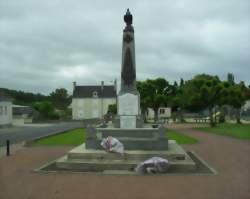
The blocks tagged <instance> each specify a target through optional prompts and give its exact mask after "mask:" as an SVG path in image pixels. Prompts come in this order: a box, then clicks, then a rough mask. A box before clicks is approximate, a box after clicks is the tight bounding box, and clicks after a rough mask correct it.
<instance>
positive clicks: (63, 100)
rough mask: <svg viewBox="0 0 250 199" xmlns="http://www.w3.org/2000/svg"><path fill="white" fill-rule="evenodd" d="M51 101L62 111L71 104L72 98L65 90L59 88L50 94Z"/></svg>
mask: <svg viewBox="0 0 250 199" xmlns="http://www.w3.org/2000/svg"><path fill="white" fill-rule="evenodd" d="M49 99H50V101H51V102H52V104H53V105H54V107H55V108H57V109H60V110H66V109H67V107H68V105H69V103H70V98H69V95H68V92H67V90H66V89H65V88H58V89H56V90H55V91H54V92H52V93H50V95H49Z"/></svg>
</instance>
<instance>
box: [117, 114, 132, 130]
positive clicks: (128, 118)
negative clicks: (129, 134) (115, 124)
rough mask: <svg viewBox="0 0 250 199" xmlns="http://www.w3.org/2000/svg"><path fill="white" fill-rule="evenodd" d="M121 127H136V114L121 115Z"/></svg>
mask: <svg viewBox="0 0 250 199" xmlns="http://www.w3.org/2000/svg"><path fill="white" fill-rule="evenodd" d="M120 128H121V129H133V128H136V116H134V115H121V116H120Z"/></svg>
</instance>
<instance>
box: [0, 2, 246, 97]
mask: <svg viewBox="0 0 250 199" xmlns="http://www.w3.org/2000/svg"><path fill="white" fill-rule="evenodd" d="M249 2H250V1H249V0H207V1H202V0H196V1H195V0H175V1H173V0H155V1H152V0H150V1H146V0H140V1H139V0H137V1H136V0H131V1H130V0H123V1H118V0H114V1H109V0H105V1H101V0H99V1H97V0H90V1H86V0H72V1H70V0H0V87H4V88H10V89H17V90H25V91H32V92H41V93H45V94H48V93H50V92H52V91H53V90H54V89H56V88H60V87H64V88H67V89H68V90H69V92H72V82H73V81H76V82H77V84H78V85H88V84H90V85H95V84H100V82H101V80H104V81H105V83H109V84H111V81H112V80H114V79H115V78H117V79H118V80H119V79H120V70H121V45H122V30H123V28H124V25H125V24H124V22H123V15H124V13H125V11H126V9H127V8H128V7H129V8H130V10H131V13H132V14H133V25H134V28H135V43H136V67H137V69H136V70H137V79H138V80H144V79H147V78H155V77H165V78H166V79H167V80H169V81H170V82H173V81H174V80H177V81H179V79H180V78H181V77H183V78H184V79H189V78H191V77H193V76H194V75H195V74H198V73H208V74H213V75H214V74H217V75H219V77H220V78H221V79H225V78H226V75H227V73H228V72H231V73H233V74H234V75H235V79H236V81H240V80H243V81H245V82H247V84H249V83H250V55H249V52H250V42H249V40H250V30H249V28H250V27H249V24H250V3H249Z"/></svg>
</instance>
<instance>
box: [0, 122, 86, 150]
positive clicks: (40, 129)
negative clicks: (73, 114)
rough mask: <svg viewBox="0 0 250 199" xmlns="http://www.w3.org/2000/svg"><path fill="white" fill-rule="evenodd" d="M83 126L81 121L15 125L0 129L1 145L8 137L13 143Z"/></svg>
mask: <svg viewBox="0 0 250 199" xmlns="http://www.w3.org/2000/svg"><path fill="white" fill-rule="evenodd" d="M79 127H83V123H81V122H61V123H54V124H32V125H26V126H14V127H10V128H1V129H0V146H3V145H5V142H6V140H7V139H9V140H10V142H11V144H14V143H18V142H23V141H27V140H30V139H34V138H37V137H40V136H45V135H52V134H55V133H57V132H59V131H65V130H70V129H74V128H79Z"/></svg>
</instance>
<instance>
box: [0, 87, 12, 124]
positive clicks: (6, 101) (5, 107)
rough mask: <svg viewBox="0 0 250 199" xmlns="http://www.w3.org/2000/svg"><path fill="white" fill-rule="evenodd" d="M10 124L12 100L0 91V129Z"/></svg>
mask: <svg viewBox="0 0 250 199" xmlns="http://www.w3.org/2000/svg"><path fill="white" fill-rule="evenodd" d="M11 124H12V99H11V98H10V97H9V96H8V95H6V94H5V93H4V92H3V91H1V90H0V127H2V126H9V125H11Z"/></svg>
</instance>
